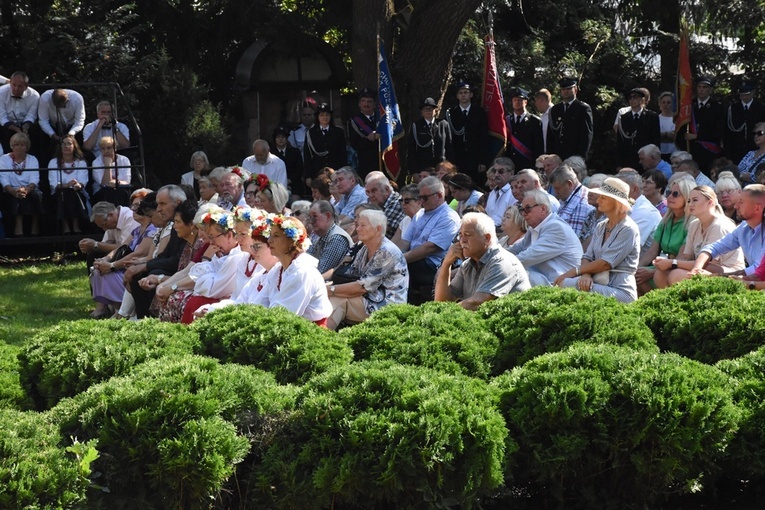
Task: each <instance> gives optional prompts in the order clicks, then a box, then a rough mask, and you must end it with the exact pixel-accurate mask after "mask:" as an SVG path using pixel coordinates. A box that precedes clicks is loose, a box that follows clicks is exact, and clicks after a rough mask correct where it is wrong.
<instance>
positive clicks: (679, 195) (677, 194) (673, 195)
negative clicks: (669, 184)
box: [667, 191, 683, 198]
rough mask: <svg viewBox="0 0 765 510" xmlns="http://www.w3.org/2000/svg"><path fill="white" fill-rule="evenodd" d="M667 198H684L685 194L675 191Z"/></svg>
mask: <svg viewBox="0 0 765 510" xmlns="http://www.w3.org/2000/svg"><path fill="white" fill-rule="evenodd" d="M667 196H668V197H674V198H677V197H682V196H683V194H682V193H680V192H679V191H673V192H672V193H670V194H669V195H667Z"/></svg>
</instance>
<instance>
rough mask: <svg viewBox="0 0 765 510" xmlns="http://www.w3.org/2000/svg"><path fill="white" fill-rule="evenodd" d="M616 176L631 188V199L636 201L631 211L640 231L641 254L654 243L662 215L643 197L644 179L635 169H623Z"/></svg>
mask: <svg viewBox="0 0 765 510" xmlns="http://www.w3.org/2000/svg"><path fill="white" fill-rule="evenodd" d="M616 176H617V177H618V178H619V179H621V180H622V181H624V182H626V183H627V184H629V186H630V198H631V199H632V200H634V201H635V203H634V204H633V205H632V210H631V211H630V217H631V218H632V221H634V222H635V223H637V226H638V229H640V244H641V245H642V246H641V252H642V250H645V249H646V248H648V247H650V246H651V244H652V243H653V232H654V230H656V226H657V225H658V224H659V222H660V221H661V213H660V212H659V210H658V209H657V208H656V206H655V205H653V204H652V203H651V202H650V200H648V199H647V198H646V197H645V195H643V178H642V177H640V174H639V173H638V172H637V170H635V169H634V168H622V169H621V170H619V173H617V174H616Z"/></svg>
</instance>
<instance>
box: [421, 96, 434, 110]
mask: <svg viewBox="0 0 765 510" xmlns="http://www.w3.org/2000/svg"><path fill="white" fill-rule="evenodd" d="M426 106H430V107H431V108H435V107H436V101H435V99H433V98H432V97H426V98H425V99H424V100H423V101H422V102H421V103H420V109H422V108H425V107H426Z"/></svg>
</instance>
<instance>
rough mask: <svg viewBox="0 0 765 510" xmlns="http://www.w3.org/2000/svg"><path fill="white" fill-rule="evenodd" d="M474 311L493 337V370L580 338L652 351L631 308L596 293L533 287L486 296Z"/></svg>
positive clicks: (646, 331) (651, 343)
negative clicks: (488, 298)
mask: <svg viewBox="0 0 765 510" xmlns="http://www.w3.org/2000/svg"><path fill="white" fill-rule="evenodd" d="M478 313H479V314H480V315H481V316H482V317H483V318H484V320H485V321H486V324H487V326H488V328H489V331H491V332H492V333H493V334H494V335H496V336H497V338H498V339H499V350H498V351H497V358H496V361H495V363H494V373H495V374H500V373H502V372H504V371H505V370H509V369H511V368H513V367H516V366H519V365H522V364H524V363H526V362H527V361H529V360H530V359H532V358H534V357H536V356H539V355H540V354H544V353H546V352H555V351H560V350H563V349H565V348H566V347H568V346H569V345H571V344H572V343H574V342H580V341H584V342H590V343H593V344H601V343H607V344H615V345H625V346H629V347H633V348H636V349H646V350H649V351H655V350H656V342H655V341H654V339H653V335H652V334H651V331H650V330H649V329H648V328H646V327H645V325H644V324H643V323H642V321H641V318H640V315H639V314H638V313H637V311H636V310H634V309H632V308H631V307H629V306H626V305H624V304H622V303H619V302H618V301H616V300H615V299H613V298H607V297H604V296H601V295H600V294H595V293H590V292H579V291H576V290H574V289H559V288H554V287H535V288H533V289H531V290H530V291H527V292H523V293H520V294H510V295H508V296H506V297H503V298H501V299H497V300H495V301H489V302H488V303H485V304H483V305H482V306H481V308H479V310H478Z"/></svg>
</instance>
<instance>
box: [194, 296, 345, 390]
mask: <svg viewBox="0 0 765 510" xmlns="http://www.w3.org/2000/svg"><path fill="white" fill-rule="evenodd" d="M194 329H195V330H196V331H197V332H198V333H199V338H200V340H201V342H202V345H203V350H204V354H206V355H208V356H212V357H214V358H218V359H220V360H222V361H225V362H233V363H240V364H242V365H253V366H255V367H257V368H260V369H261V370H266V371H269V372H271V373H273V374H274V376H275V377H276V380H277V381H278V382H280V383H282V384H287V383H303V382H305V381H307V380H308V379H309V378H311V377H312V376H313V375H316V374H319V373H322V372H325V371H327V370H328V369H330V368H332V367H334V366H335V365H338V364H348V363H350V362H351V360H352V358H353V353H352V352H351V349H350V347H348V345H347V344H346V343H345V341H344V340H342V339H340V338H338V336H337V335H336V334H335V333H334V332H332V331H329V330H328V329H326V328H321V327H319V326H317V325H316V324H314V323H312V322H311V321H308V320H306V319H304V318H302V317H298V316H297V315H295V314H294V313H292V312H290V311H289V310H287V309H285V308H281V307H278V308H263V307H262V306H251V305H240V306H229V307H226V308H223V309H221V310H216V311H214V312H211V313H208V314H207V315H205V317H203V318H202V319H201V320H197V321H195V322H194Z"/></svg>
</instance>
